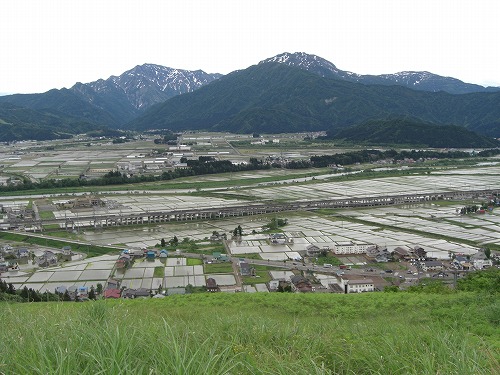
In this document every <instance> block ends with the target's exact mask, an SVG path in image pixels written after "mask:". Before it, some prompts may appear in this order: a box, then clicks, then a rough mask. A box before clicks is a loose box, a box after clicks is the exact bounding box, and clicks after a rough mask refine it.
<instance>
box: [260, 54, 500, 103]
mask: <svg viewBox="0 0 500 375" xmlns="http://www.w3.org/2000/svg"><path fill="white" fill-rule="evenodd" d="M268 62H277V63H280V64H285V65H289V66H295V67H298V68H301V69H303V70H307V71H308V72H311V73H315V74H317V75H319V76H321V77H326V78H336V79H340V80H344V81H348V82H356V83H362V84H364V85H386V86H394V85H397V86H404V87H408V88H410V89H414V90H420V91H430V92H439V91H444V92H447V93H450V94H469V93H473V92H495V91H500V87H483V86H480V85H475V84H472V83H465V82H462V81H460V80H459V79H456V78H452V77H443V76H440V75H437V74H433V73H429V72H425V71H424V72H412V71H407V72H398V73H394V74H382V75H361V74H357V73H352V72H348V71H345V70H340V69H338V68H337V67H336V66H335V65H333V64H332V63H331V62H330V61H327V60H325V59H323V58H321V57H319V56H316V55H310V54H307V53H304V52H296V53H286V52H285V53H282V54H280V55H277V56H274V57H271V58H269V59H266V60H263V61H261V62H260V63H261V64H263V63H268Z"/></svg>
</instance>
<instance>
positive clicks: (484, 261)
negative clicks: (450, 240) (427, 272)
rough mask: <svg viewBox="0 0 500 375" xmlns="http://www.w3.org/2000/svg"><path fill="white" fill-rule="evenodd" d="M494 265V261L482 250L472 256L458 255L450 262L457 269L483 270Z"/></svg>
mask: <svg viewBox="0 0 500 375" xmlns="http://www.w3.org/2000/svg"><path fill="white" fill-rule="evenodd" d="M492 266H493V261H492V260H491V259H488V258H487V257H486V255H485V254H484V252H482V251H480V252H478V253H476V254H474V255H471V256H466V255H456V256H455V257H454V258H453V260H452V261H451V264H450V267H451V268H453V269H456V270H483V269H486V268H490V267H492Z"/></svg>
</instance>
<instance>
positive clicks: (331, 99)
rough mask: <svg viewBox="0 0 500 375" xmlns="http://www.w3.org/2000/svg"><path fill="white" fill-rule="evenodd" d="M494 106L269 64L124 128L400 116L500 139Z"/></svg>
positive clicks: (293, 124) (497, 97) (494, 98)
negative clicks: (329, 76)
mask: <svg viewBox="0 0 500 375" xmlns="http://www.w3.org/2000/svg"><path fill="white" fill-rule="evenodd" d="M498 103H500V93H473V94H463V95H452V94H449V93H446V92H442V91H441V92H436V93H431V92H425V91H417V90H411V89H408V88H405V87H403V86H387V85H363V84H360V83H353V82H348V81H345V80H339V79H334V78H322V77H320V76H319V75H317V74H315V73H310V72H308V71H305V70H302V69H300V68H298V67H294V66H288V65H284V64H280V63H276V62H268V63H261V64H257V65H254V66H251V67H249V68H247V69H245V70H242V71H238V72H233V73H231V74H229V75H227V76H224V77H222V78H220V79H219V80H217V81H215V82H213V83H211V84H209V85H206V86H204V87H202V88H200V89H199V90H196V91H194V92H191V93H188V94H185V95H181V96H177V97H174V98H172V99H170V100H168V101H166V102H165V103H162V104H158V105H155V106H154V107H152V108H151V109H150V110H148V111H146V112H145V114H144V115H142V116H141V117H139V118H137V119H135V120H133V121H132V122H131V123H129V124H128V125H127V127H131V128H134V129H136V130H144V129H151V128H169V129H171V130H175V131H177V130H188V129H191V130H193V129H204V130H217V131H234V132H253V131H256V132H266V131H270V129H272V131H273V132H295V131H311V130H327V129H329V128H341V127H347V126H350V125H355V124H356V123H359V122H362V121H365V120H368V119H370V118H381V117H388V116H391V115H397V116H412V117H417V118H421V119H423V120H425V121H430V122H433V123H437V124H440V125H461V126H463V127H466V128H468V129H469V130H478V129H479V130H480V131H481V133H483V134H486V135H494V134H495V135H496V134H498V135H499V136H500V120H499V119H500V106H498ZM488 132H490V133H494V134H488Z"/></svg>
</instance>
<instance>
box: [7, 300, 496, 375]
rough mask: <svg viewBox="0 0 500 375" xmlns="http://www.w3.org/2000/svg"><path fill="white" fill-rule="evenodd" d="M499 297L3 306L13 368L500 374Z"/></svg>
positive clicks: (29, 371) (51, 371)
mask: <svg viewBox="0 0 500 375" xmlns="http://www.w3.org/2000/svg"><path fill="white" fill-rule="evenodd" d="M499 314H500V304H499V299H498V298H497V296H496V295H495V294H489V295H487V294H481V293H471V292H469V293H464V292H462V293H452V294H426V293H369V294H362V295H332V294H309V295H306V294H291V293H290V294H287V293H256V294H246V293H241V294H226V293H219V294H208V293H207V294H194V295H189V296H172V297H167V298H165V299H162V300H157V299H149V300H106V301H97V302H87V303H75V302H62V303H57V302H52V303H43V302H42V303H40V302H39V303H24V304H21V303H15V304H13V303H5V302H4V303H0V319H1V320H2V322H3V323H4V324H3V325H2V329H1V330H0V352H1V353H2V356H0V372H2V373H5V374H65V375H71V374H82V375H84V374H92V375H93V374H158V375H160V374H193V375H199V374H210V375H212V374H239V375H240V374H242V375H245V374H304V375H309V374H346V375H347V374H351V375H352V374H359V375H364V374H391V375H421V374H455V375H462V374H477V375H491V374H498V373H499V370H500V362H499V361H500V326H499V321H498V315H499Z"/></svg>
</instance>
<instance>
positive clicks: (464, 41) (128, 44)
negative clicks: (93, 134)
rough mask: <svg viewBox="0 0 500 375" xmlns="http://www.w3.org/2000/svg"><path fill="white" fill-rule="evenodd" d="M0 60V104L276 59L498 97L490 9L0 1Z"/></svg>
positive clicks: (438, 0) (498, 40)
mask: <svg viewBox="0 0 500 375" xmlns="http://www.w3.org/2000/svg"><path fill="white" fill-rule="evenodd" d="M0 51H1V52H0V93H30V92H44V91H47V90H49V89H51V88H62V87H71V86H72V85H73V84H74V83H76V82H91V81H94V80H97V79H99V78H108V77H109V76H110V75H120V74H121V73H123V72H124V71H126V70H128V69H131V68H133V67H134V66H136V65H140V64H144V63H154V64H159V65H165V66H168V67H172V68H179V69H189V70H195V69H202V70H204V71H206V72H210V73H215V72H218V73H224V74H225V73H229V72H231V71H233V70H236V69H244V68H246V67H248V66H250V65H253V64H256V63H257V62H259V61H260V60H263V59H265V58H268V57H271V56H274V55H277V54H279V53H282V52H307V53H311V54H315V55H318V56H321V57H323V58H325V59H327V60H329V61H331V62H332V63H334V64H335V65H336V66H337V67H338V68H340V69H343V70H349V71H352V72H356V73H360V74H382V73H395V72H398V71H403V70H427V71H430V72H433V73H436V74H440V75H444V76H452V77H455V78H459V79H461V80H463V81H465V82H471V83H478V84H482V85H495V86H500V1H498V0H473V1H468V0H418V1H416V0H364V1H360V0H308V1H302V0H196V1H195V0H140V1H136V0H84V1H81V0H0Z"/></svg>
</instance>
